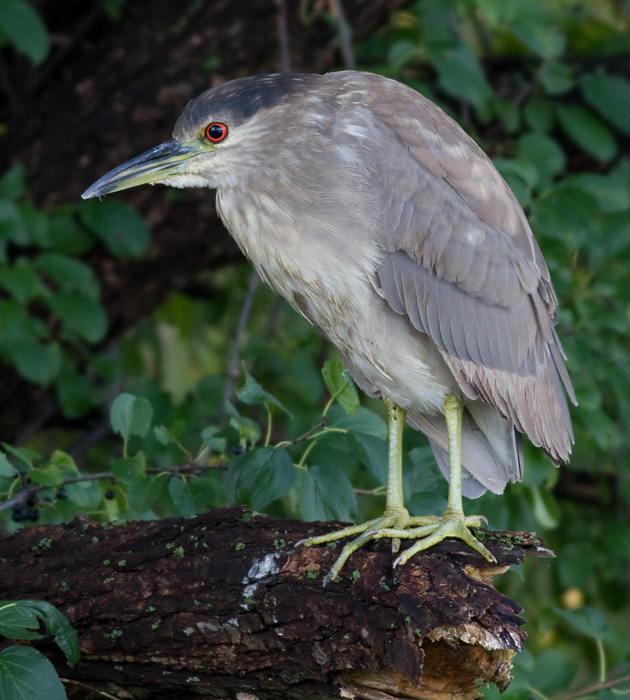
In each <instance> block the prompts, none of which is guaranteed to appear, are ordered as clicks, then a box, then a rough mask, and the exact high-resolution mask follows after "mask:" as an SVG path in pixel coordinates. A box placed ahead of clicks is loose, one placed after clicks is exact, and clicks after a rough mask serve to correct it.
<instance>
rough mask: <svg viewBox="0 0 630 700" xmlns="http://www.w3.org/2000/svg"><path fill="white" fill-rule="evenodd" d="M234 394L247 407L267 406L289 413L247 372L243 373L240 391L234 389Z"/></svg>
mask: <svg viewBox="0 0 630 700" xmlns="http://www.w3.org/2000/svg"><path fill="white" fill-rule="evenodd" d="M235 393H236V395H237V396H238V398H239V399H240V400H241V401H242V402H243V403H246V404H248V405H256V404H268V405H270V406H275V407H276V408H279V409H280V410H282V411H284V412H285V413H289V411H287V409H286V408H285V407H284V406H283V405H282V403H281V402H280V401H278V399H277V398H276V397H275V396H273V394H270V393H269V392H268V391H265V390H264V389H263V388H262V387H261V386H260V384H259V383H258V382H257V381H256V380H255V379H254V378H253V377H252V376H251V374H250V373H249V372H245V384H243V386H242V387H241V388H240V389H236V392H235ZM289 415H290V414H289Z"/></svg>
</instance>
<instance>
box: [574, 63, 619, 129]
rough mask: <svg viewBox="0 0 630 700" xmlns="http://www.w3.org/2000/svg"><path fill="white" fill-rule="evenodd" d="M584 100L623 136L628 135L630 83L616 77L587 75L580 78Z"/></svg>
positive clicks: (602, 73)
mask: <svg viewBox="0 0 630 700" xmlns="http://www.w3.org/2000/svg"><path fill="white" fill-rule="evenodd" d="M580 88H581V89H582V94H583V95H584V99H585V100H586V101H587V102H588V104H589V105H590V106H591V107H592V108H593V109H594V110H596V111H597V112H599V114H600V115H601V116H602V117H603V118H604V119H606V120H607V121H609V122H610V123H611V124H613V126H615V127H616V128H617V129H619V131H621V132H622V133H623V134H626V135H628V134H630V120H629V119H628V114H630V82H629V81H628V80H626V79H625V78H622V77H620V76H617V75H608V74H607V73H604V72H601V73H589V74H587V75H584V76H582V78H580Z"/></svg>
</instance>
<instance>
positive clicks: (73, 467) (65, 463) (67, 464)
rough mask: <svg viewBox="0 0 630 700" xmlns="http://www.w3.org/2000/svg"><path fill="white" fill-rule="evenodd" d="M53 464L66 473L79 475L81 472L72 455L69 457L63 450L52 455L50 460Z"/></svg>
mask: <svg viewBox="0 0 630 700" xmlns="http://www.w3.org/2000/svg"><path fill="white" fill-rule="evenodd" d="M50 462H51V464H54V465H55V466H58V467H61V468H62V469H64V470H65V471H69V472H70V473H72V472H74V473H75V474H77V473H78V472H79V470H78V469H77V464H76V462H75V461H74V459H72V457H71V455H69V454H68V453H67V452H63V451H62V450H55V451H54V452H53V453H52V457H51V458H50Z"/></svg>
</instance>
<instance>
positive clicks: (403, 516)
mask: <svg viewBox="0 0 630 700" xmlns="http://www.w3.org/2000/svg"><path fill="white" fill-rule="evenodd" d="M439 520H440V519H439V518H437V517H435V516H433V515H430V516H427V517H426V518H412V517H410V515H409V513H408V512H407V509H396V510H391V511H389V512H388V511H385V513H384V514H383V515H382V516H381V517H380V518H375V519H374V520H368V521H367V522H365V523H361V524H359V525H350V526H348V527H344V528H343V529H341V530H336V531H335V532H328V533H326V534H325V535H318V536H317V537H309V538H308V539H305V540H301V541H300V542H298V543H297V545H296V546H301V545H304V546H306V547H312V546H314V545H318V544H329V543H330V542H335V541H336V540H341V539H343V538H345V537H353V536H354V535H359V536H358V537H355V539H353V540H351V541H350V542H348V543H347V544H346V545H345V546H344V548H343V549H342V550H341V554H340V555H339V557H338V558H337V561H335V563H334V564H333V566H332V568H331V570H330V571H329V572H328V574H327V575H326V577H325V578H324V586H325V585H326V584H327V583H328V582H330V581H332V580H333V579H334V578H336V577H337V576H338V575H339V572H340V571H341V569H342V568H343V565H344V564H345V563H346V562H347V561H348V558H349V557H350V555H351V554H353V553H354V552H356V551H357V549H360V548H361V547H363V545H364V544H366V543H367V542H369V541H370V540H374V539H378V538H379V537H381V536H383V537H387V535H381V533H382V532H390V531H391V532H396V533H401V532H402V533H406V532H408V530H407V529H406V528H408V526H409V525H416V526H418V525H423V526H425V527H431V525H432V524H433V525H435V524H437V523H439ZM406 536H407V535H403V537H406ZM391 539H392V552H394V553H396V552H398V550H399V549H400V539H401V538H400V535H399V534H396V535H394V536H393V537H392V538H391Z"/></svg>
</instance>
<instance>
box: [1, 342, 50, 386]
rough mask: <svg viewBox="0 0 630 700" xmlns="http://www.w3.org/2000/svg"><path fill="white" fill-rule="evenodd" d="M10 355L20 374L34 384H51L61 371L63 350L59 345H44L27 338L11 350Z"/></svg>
mask: <svg viewBox="0 0 630 700" xmlns="http://www.w3.org/2000/svg"><path fill="white" fill-rule="evenodd" d="M9 355H10V357H11V360H12V361H13V363H14V364H15V367H16V369H17V370H18V372H19V373H20V374H21V375H22V376H23V377H24V378H25V379H28V381H29V382H33V383H34V384H41V385H45V384H49V383H50V382H52V381H53V380H54V379H56V377H57V376H58V375H59V370H60V369H61V348H60V347H59V344H58V343H49V344H48V345H44V344H43V343H40V342H39V341H38V340H34V339H28V338H25V339H24V340H23V342H21V343H16V344H14V345H12V346H11V347H10V348H9Z"/></svg>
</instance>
